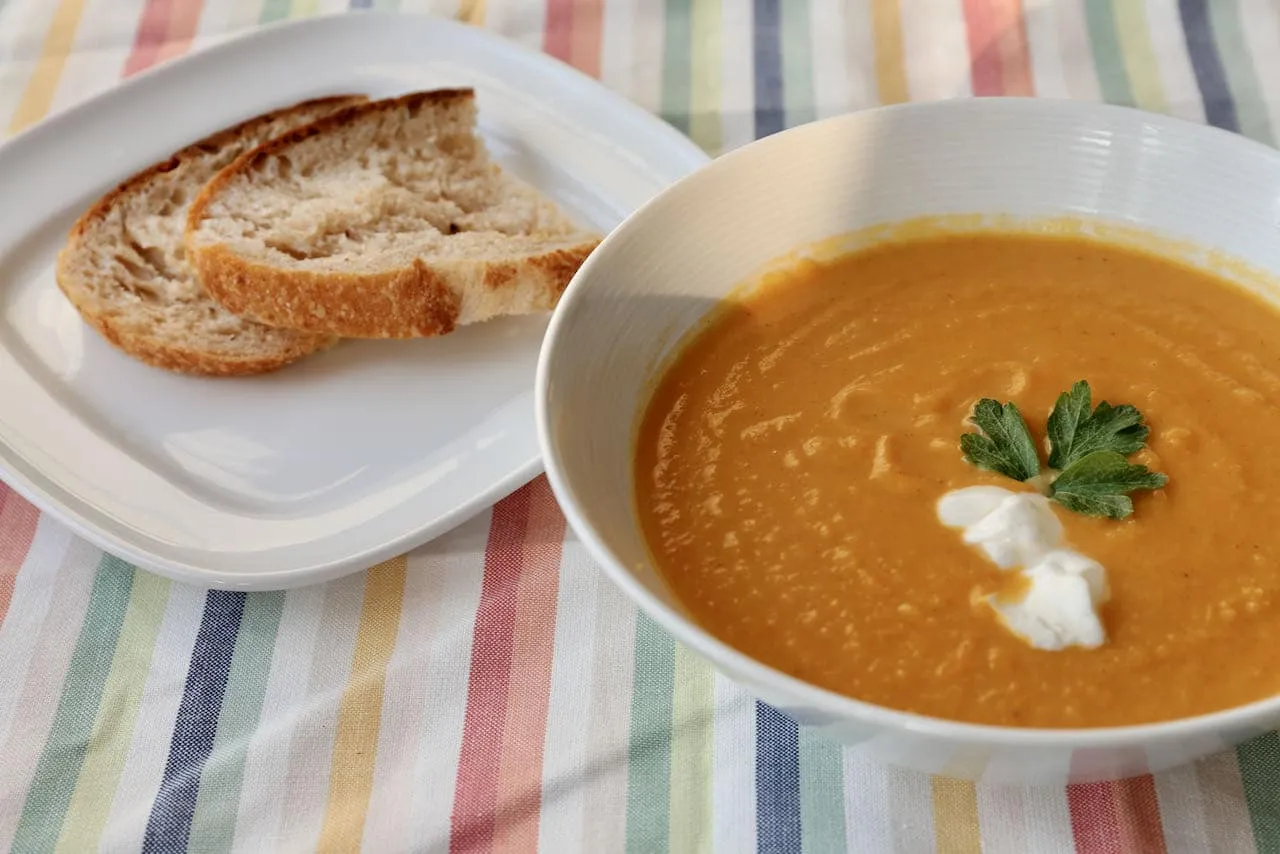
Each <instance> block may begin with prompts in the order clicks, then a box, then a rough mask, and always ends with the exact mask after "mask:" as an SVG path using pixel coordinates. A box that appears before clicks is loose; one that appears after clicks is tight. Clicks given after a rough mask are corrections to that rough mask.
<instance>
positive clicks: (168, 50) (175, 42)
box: [156, 0, 204, 62]
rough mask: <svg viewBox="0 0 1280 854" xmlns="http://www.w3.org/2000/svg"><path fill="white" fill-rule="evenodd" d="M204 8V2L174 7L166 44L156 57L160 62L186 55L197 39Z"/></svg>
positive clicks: (190, 0)
mask: <svg viewBox="0 0 1280 854" xmlns="http://www.w3.org/2000/svg"><path fill="white" fill-rule="evenodd" d="M203 8H204V0H185V2H182V3H179V4H178V5H177V6H176V7H174V9H173V11H172V12H171V14H170V15H169V28H168V31H167V34H166V37H165V41H164V44H162V45H160V51H159V53H158V55H157V57H156V60H157V61H158V62H164V61H165V60H166V59H173V58H174V57H178V56H181V55H182V54H184V53H186V52H187V50H188V49H189V48H190V47H191V42H192V40H193V39H194V38H195V37H196V27H197V26H199V24H200V12H201V11H202V10H203Z"/></svg>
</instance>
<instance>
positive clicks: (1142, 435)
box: [1049, 380, 1150, 471]
mask: <svg viewBox="0 0 1280 854" xmlns="http://www.w3.org/2000/svg"><path fill="white" fill-rule="evenodd" d="M1091 400H1092V395H1091V394H1090V392H1089V384H1088V383H1087V382H1085V381H1084V380H1081V381H1080V382H1078V383H1076V384H1075V385H1073V386H1072V387H1071V391H1064V392H1063V393H1062V394H1060V395H1058V402H1057V403H1056V404H1055V405H1054V407H1053V412H1052V413H1050V415H1049V446H1050V450H1049V468H1051V469H1057V470H1058V471H1065V470H1066V469H1068V468H1070V467H1071V465H1072V463H1075V462H1078V461H1080V460H1083V459H1084V458H1085V457H1087V456H1089V455H1090V454H1092V453H1093V452H1094V451H1115V452H1116V453H1117V454H1120V455H1122V456H1126V457H1127V456H1128V455H1129V454H1132V453H1133V452H1134V451H1137V450H1138V449H1139V448H1141V447H1142V443H1143V442H1145V441H1147V433H1148V432H1150V431H1149V430H1147V425H1145V424H1143V423H1142V413H1141V412H1139V411H1138V410H1137V409H1135V408H1134V407H1132V406H1130V405H1129V404H1127V403H1126V404H1124V405H1122V406H1112V405H1111V404H1109V403H1107V402H1106V401H1105V400H1104V401H1102V403H1099V404H1098V408H1097V409H1095V410H1093V411H1092V412H1090V411H1089V404H1090V403H1091Z"/></svg>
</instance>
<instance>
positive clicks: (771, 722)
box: [756, 701, 802, 854]
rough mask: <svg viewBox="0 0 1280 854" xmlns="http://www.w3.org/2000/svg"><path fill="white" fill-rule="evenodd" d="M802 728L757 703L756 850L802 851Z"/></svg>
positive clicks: (771, 853)
mask: <svg viewBox="0 0 1280 854" xmlns="http://www.w3.org/2000/svg"><path fill="white" fill-rule="evenodd" d="M801 838H802V836H801V829H800V727H799V726H797V725H796V722H795V721H793V720H792V719H791V718H789V717H787V716H786V715H784V714H782V712H779V711H778V710H777V709H775V708H773V706H769V705H766V704H764V703H761V702H758V701H757V702H756V850H757V851H759V852H760V854H774V852H778V854H792V852H796V851H799V850H800V846H801Z"/></svg>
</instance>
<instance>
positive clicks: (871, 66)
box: [0, 0, 1280, 854]
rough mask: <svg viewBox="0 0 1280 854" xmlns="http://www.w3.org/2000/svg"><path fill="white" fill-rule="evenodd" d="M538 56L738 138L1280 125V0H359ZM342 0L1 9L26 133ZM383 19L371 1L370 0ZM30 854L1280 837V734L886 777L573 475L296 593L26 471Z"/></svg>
mask: <svg viewBox="0 0 1280 854" xmlns="http://www.w3.org/2000/svg"><path fill="white" fill-rule="evenodd" d="M350 6H352V7H370V6H374V7H378V8H401V9H403V10H413V11H424V12H433V13H436V14H443V15H448V16H454V17H459V18H462V19H464V20H468V21H470V22H472V23H475V24H477V25H481V26H486V27H490V28H492V29H494V30H496V31H498V32H500V33H503V34H504V35H507V36H509V37H511V38H513V39H516V40H518V41H521V42H524V43H526V44H530V45H533V46H537V47H541V48H542V49H544V50H546V51H548V52H550V53H552V54H555V55H556V56H559V57H560V58H562V59H565V60H567V61H569V62H572V63H573V64H575V65H577V66H578V67H579V68H581V69H583V70H585V71H587V72H588V73H591V74H594V75H597V76H598V77H600V78H601V79H602V80H603V81H604V82H605V83H606V84H607V85H609V86H611V87H612V88H614V89H615V90H617V91H619V92H622V93H623V94H625V95H626V96H627V97H629V98H632V99H634V100H635V101H637V102H638V103H640V104H642V105H643V106H645V107H647V108H649V109H651V110H653V111H654V112H657V113H659V114H661V115H662V116H663V117H664V118H666V119H667V120H668V121H670V122H672V123H673V124H674V125H676V126H677V127H679V128H680V129H681V130H683V131H684V132H686V133H688V134H689V135H690V136H691V137H692V138H693V139H694V140H696V141H697V142H698V143H699V144H700V145H702V146H703V147H704V148H705V149H707V151H709V152H710V153H712V154H715V153H719V152H721V151H725V150H728V149H730V148H733V147H735V146H737V145H741V144H743V143H745V142H748V141H749V140H751V139H752V138H754V137H757V136H761V135H764V134H768V133H771V132H773V131H776V130H779V129H781V128H784V127H787V126H790V125H795V124H798V123H802V122H806V121H810V120H812V119H815V118H820V117H823V116H827V115H832V114H836V113H840V112H844V111H848V110H854V109H860V108H865V107H868V106H872V105H874V104H877V103H885V102H896V101H903V100H908V99H915V100H928V99H937V98H951V97H964V96H968V95H971V94H980V95H1001V94H1003V95H1039V96H1047V97H1069V98H1076V99H1083V100H1106V101H1112V102H1116V103H1123V104H1129V105H1135V106H1138V107H1140V108H1144V109H1149V110H1153V111H1159V112H1167V113H1172V114H1175V115H1178V116H1183V117H1186V118H1190V119H1193V120H1196V121H1209V122H1211V123H1213V124H1216V125H1219V126H1221V127H1224V128H1228V129H1231V130H1236V131H1239V132H1242V133H1245V134H1247V135H1249V136H1251V137H1254V138H1255V139H1259V140H1262V141H1264V142H1267V143H1273V142H1274V141H1275V134H1276V133H1277V132H1280V3H1277V2H1276V0H1097V2H1094V0H848V2H844V0H754V2H753V0H547V2H545V3H543V2H540V0H461V2H459V0H435V1H434V2H412V1H411V0H402V2H399V3H397V2H396V0H363V2H360V0H351V2H350ZM344 8H346V4H345V3H343V2H341V0H338V2H335V0H292V2H290V0H0V120H2V121H4V122H5V125H4V126H5V127H6V128H7V129H8V131H9V132H14V131H18V130H20V129H22V128H23V127H25V126H27V125H29V124H31V123H32V122H36V121H39V120H40V119H41V118H43V117H44V116H46V115H48V114H49V113H51V112H55V111H57V110H60V109H63V108H65V107H67V106H68V105H70V104H72V103H74V102H76V101H79V100H81V99H83V98H85V97H87V96H90V95H93V94H95V93H97V92H99V91H101V90H103V89H104V88H106V87H108V86H110V85H112V83H113V82H114V81H115V80H116V79H117V78H118V77H120V76H127V75H128V74H131V73H135V72H137V71H139V70H142V69H144V68H146V67H148V66H150V65H153V64H155V63H157V62H162V61H164V60H166V59H169V58H171V57H174V56H177V55H179V54H182V53H183V52H185V51H188V50H190V49H192V48H193V47H198V46H199V45H200V44H201V43H202V42H205V41H208V40H210V39H216V38H218V37H221V36H224V35H226V34H228V33H233V32H239V31H243V30H247V29H249V28H252V27H254V26H257V25H259V24H261V23H265V22H268V21H272V20H276V19H280V18H284V17H289V16H301V15H308V14H316V13H321V12H333V11H340V10H342V9H344ZM352 12H353V14H358V13H359V12H358V9H353V10H352ZM0 620H2V621H3V622H2V623H0V662H3V665H0V668H2V672H3V676H2V677H0V849H3V848H10V849H11V850H14V851H20V852H36V851H47V850H53V849H55V848H56V849H57V850H59V851H87V850H94V849H102V850H111V851H133V850H138V849H142V850H148V851H165V852H168V851H179V850H191V851H211V852H212V851H226V850H237V851H266V850H285V851H295V850H297V851H303V850H313V849H317V848H320V849H327V850H340V849H341V850H349V849H355V848H358V847H361V846H363V847H364V848H365V849H367V850H371V851H446V850H449V851H467V852H487V851H519V852H525V851H533V850H535V849H538V850H542V851H547V852H557V854H559V852H575V851H583V852H611V851H623V850H626V851H635V852H649V851H653V852H659V851H710V850H715V851H720V852H739V851H749V850H752V849H755V850H759V851H762V852H763V851H768V852H774V851H777V852H796V851H801V850H803V851H804V852H835V851H844V850H847V851H865V852H884V851H906V852H917V851H933V850H938V851H949V852H951V851H955V852H962V851H978V850H983V851H999V852H1028V851H1037V852H1041V851H1043V852H1054V851H1073V850H1078V851H1087V852H1120V851H1185V852H1201V851H1223V852H1236V851H1254V850H1258V851H1277V850H1280V739H1278V738H1277V736H1276V735H1275V734H1271V735H1267V736H1265V737H1262V738H1259V739H1257V740H1255V741H1253V742H1251V743H1249V744H1246V745H1244V746H1242V747H1241V748H1239V749H1238V750H1235V751H1231V752H1227V753H1223V754H1220V755H1218V756H1215V757H1212V758H1210V759H1207V760H1205V761H1203V762H1200V763H1199V764H1197V765H1195V766H1192V767H1187V768H1182V769H1179V770H1177V771H1173V772H1170V773H1167V774H1162V775H1159V776H1156V777H1140V778H1136V779H1131V780H1126V781H1121V782H1116V783H1104V784H1095V785H1086V786H1072V787H1067V788H1060V787H1059V788H1051V789H1020V788H1009V787H992V786H983V785H978V786H975V785H973V784H971V783H967V782H963V781H958V780H953V779H947V778H943V777H934V778H930V777H927V776H923V775H918V774H913V773H908V772H904V771H900V770H896V769H892V768H886V767H882V766H880V765H878V764H876V763H875V762H873V761H871V760H868V759H866V758H865V757H864V756H862V755H861V754H860V753H859V752H858V751H857V750H854V749H841V748H840V747H838V746H836V745H834V744H831V743H828V742H826V741H823V740H820V739H818V738H816V737H814V736H812V735H811V734H810V733H808V732H806V731H804V730H798V729H797V727H796V725H795V724H794V723H792V722H790V721H789V720H787V719H786V718H784V717H783V716H781V715H780V714H778V713H777V712H776V711H774V710H773V709H771V708H769V707H767V706H764V705H762V704H759V703H757V702H754V701H753V700H751V699H750V698H749V697H747V696H746V695H744V694H743V693H742V692H741V691H739V690H738V689H736V688H735V687H734V686H733V685H731V684H729V683H728V682H726V681H725V680H723V679H722V678H720V677H718V676H716V675H714V674H713V673H711V672H710V671H709V670H708V668H707V667H706V666H705V665H704V664H703V663H702V662H701V661H700V660H699V659H698V658H696V657H695V656H693V655H692V654H691V653H689V652H688V651H686V650H685V649H684V648H682V647H681V646H680V645H678V644H676V643H674V642H673V641H672V640H671V638H670V637H668V636H667V635H666V634H665V633H664V632H663V631H662V630H660V629H659V628H657V626H656V625H655V624H654V623H652V622H651V621H650V620H648V619H647V618H645V617H644V616H642V615H639V614H637V613H636V611H635V610H634V609H633V608H632V607H631V606H630V604H629V603H628V602H626V601H625V600H624V599H623V598H622V597H621V596H620V594H618V593H617V592H616V591H615V590H614V589H613V588H612V587H611V586H610V585H609V584H608V583H607V582H606V581H605V580H604V579H603V578H602V577H601V574H600V573H599V572H598V571H597V569H596V567H595V566H594V565H593V564H592V561H591V560H590V558H589V557H588V556H587V555H586V553H585V552H584V550H583V548H582V547H581V546H580V545H579V544H578V543H577V542H576V541H575V540H574V539H573V537H572V536H571V535H569V534H568V532H566V530H565V524H564V519H563V517H562V516H561V515H560V512H559V510H558V508H557V507H556V504H555V501H554V499H553V498H552V496H551V493H550V491H549V489H548V487H547V485H546V482H545V480H543V479H538V480H536V481H534V482H533V483H531V484H529V485H528V486H526V487H524V488H523V489H521V490H520V491H519V492H517V493H515V494H514V495H512V496H511V497H509V498H507V499H505V500H504V501H502V502H501V503H499V504H498V505H497V506H496V507H495V508H494V509H493V510H492V511H491V512H487V513H485V514H484V515H483V516H482V517H481V518H478V519H475V520H474V521H472V522H470V523H468V524H466V525H464V526H463V527H462V528H460V529H458V530H456V531H454V532H453V533H451V534H449V535H447V536H445V537H443V538H441V539H439V540H438V541H436V542H434V543H431V544H429V545H428V546H426V547H424V548H421V549H419V550H417V551H415V552H413V553H412V554H409V555H407V556H406V557H402V558H398V559H396V560H392V561H389V562H387V563H386V564H383V565H381V566H379V567H377V568H375V569H372V570H370V571H369V572H367V573H363V574H360V575H355V576H352V577H349V578H346V579H343V580H340V581H336V582H333V583H330V584H325V585H321V586H315V587H311V588H306V589H300V590H296V591H291V592H288V593H255V594H248V595H246V594H243V593H233V592H224V591H206V590H202V589H197V588H193V587H188V586H183V585H180V584H176V583H171V582H169V581H167V580H165V579H162V578H158V577H156V576H153V575H150V574H148V573H145V572H140V571H137V570H135V569H134V568H133V567H131V566H129V565H128V564H126V563H124V562H122V561H120V560H118V559H115V558H113V557H110V556H107V555H104V554H102V553H101V552H99V551H98V550H96V549H94V548H93V547H91V546H89V545H88V544H86V543H85V542H83V541H81V540H79V539H77V538H75V537H73V536H71V535H70V534H69V532H68V531H67V529H66V528H64V527H63V526H62V525H60V524H59V523H57V522H55V521H53V520H52V519H50V518H48V517H45V516H41V515H40V514H39V513H37V511H35V510H34V509H33V508H32V507H31V506H30V505H29V504H27V503H26V502H25V501H23V500H22V499H21V498H19V497H18V496H17V495H16V494H14V493H13V492H12V491H10V490H8V489H7V488H6V487H5V486H4V485H3V484H0Z"/></svg>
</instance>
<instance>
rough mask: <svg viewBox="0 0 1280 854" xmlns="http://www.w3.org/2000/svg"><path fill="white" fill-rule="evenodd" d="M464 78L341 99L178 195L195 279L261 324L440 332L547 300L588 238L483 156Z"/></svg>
mask: <svg viewBox="0 0 1280 854" xmlns="http://www.w3.org/2000/svg"><path fill="white" fill-rule="evenodd" d="M475 120H476V108H475V99H474V95H473V93H472V91H471V90H469V89H454V90H439V91H433V92H418V93H414V94H412V95H406V96H403V97H400V98H394V99H389V100H385V101H375V102H371V103H368V104H362V105H359V106H355V107H352V108H349V109H346V110H342V111H340V112H338V113H335V114H333V115H331V116H328V117H326V118H324V119H321V120H320V121H317V122H315V123H314V124H312V125H309V126H307V127H304V128H299V129H297V130H295V131H293V132H291V133H288V134H285V135H284V136H283V137H281V138H279V139H277V140H274V141H272V142H271V143H269V144H267V145H264V146H263V147H261V148H259V149H258V150H256V151H254V152H251V153H249V154H246V155H245V156H244V157H242V158H240V159H239V160H238V161H237V162H236V163H234V164H232V165H231V166H229V167H228V168H227V169H225V170H223V172H222V173H220V174H219V175H218V176H217V177H216V178H214V179H213V180H212V181H211V182H210V183H209V185H208V186H207V187H206V188H205V190H204V192H203V193H201V195H200V197H199V198H198V199H197V200H196V201H195V203H194V204H193V206H192V209H191V214H190V217H189V219H188V224H187V246H188V251H189V252H190V254H191V257H192V258H193V260H194V262H195V265H196V268H197V269H198V270H199V272H200V278H201V281H202V283H203V284H204V286H205V288H206V289H207V290H208V291H209V293H210V294H212V295H213V296H214V298H215V299H217V300H218V301H220V302H221V303H222V304H223V305H225V306H226V307H227V308H229V309H230V310H232V311H234V312H237V313H238V314H241V315H244V316H246V317H251V318H253V319H255V320H258V321H260V322H263V323H268V324H272V325H275V326H282V327H287V328H291V329H299V330H305V331H309V332H316V333H327V334H333V335H340V336H344V337H350V338H409V337H419V336H429V335H440V334H443V333H446V332H449V331H451V330H452V329H454V328H455V327H456V326H460V325H463V324H467V323H475V322H478V321H483V320H487V319H489V318H491V317H495V316H498V315H503V314H521V313H527V312H536V311H545V310H548V309H550V308H553V307H554V306H555V304H556V301H557V300H558V299H559V296H560V293H561V292H562V291H563V290H564V287H565V285H566V284H568V282H569V279H570V278H571V277H572V276H573V274H574V272H576V270H577V269H578V267H579V266H580V265H581V264H582V262H583V261H584V260H585V259H586V257H587V255H588V254H590V252H591V251H592V249H594V248H595V246H596V244H597V243H598V242H599V236H598V235H596V234H594V233H591V232H588V231H585V230H583V229H581V228H579V227H578V226H576V225H575V224H574V223H573V222H571V221H570V220H569V219H568V218H567V217H566V216H565V215H564V214H563V213H562V212H561V211H560V210H559V209H558V208H557V207H556V205H555V204H553V203H552V202H551V201H550V200H548V199H545V198H544V197H542V196H541V195H540V194H539V193H537V192H536V191H535V190H533V189H532V188H531V187H529V186H527V185H525V184H524V183H522V182H520V181H518V180H516V179H514V178H513V177H511V176H509V175H507V174H505V173H504V172H503V171H502V170H501V169H500V168H499V167H498V166H497V165H496V164H494V163H493V162H491V161H490V159H489V156H488V153H487V151H486V150H485V147H484V143H483V142H482V141H481V140H480V138H479V137H478V136H477V135H476V133H475Z"/></svg>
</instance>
